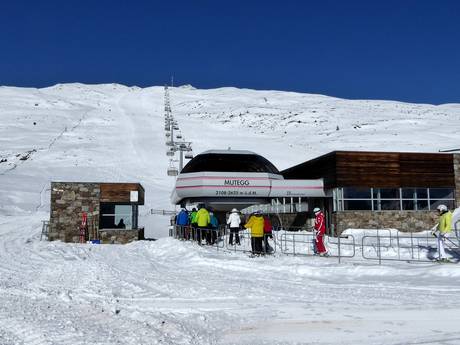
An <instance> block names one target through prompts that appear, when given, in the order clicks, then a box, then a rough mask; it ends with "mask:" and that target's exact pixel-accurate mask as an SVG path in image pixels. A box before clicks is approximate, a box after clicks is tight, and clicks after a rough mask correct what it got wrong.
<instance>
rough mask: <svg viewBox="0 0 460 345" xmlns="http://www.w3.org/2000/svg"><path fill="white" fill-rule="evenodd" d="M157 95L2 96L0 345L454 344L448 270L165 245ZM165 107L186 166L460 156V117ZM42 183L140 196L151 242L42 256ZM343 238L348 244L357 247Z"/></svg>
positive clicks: (448, 113)
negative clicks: (183, 146)
mask: <svg viewBox="0 0 460 345" xmlns="http://www.w3.org/2000/svg"><path fill="white" fill-rule="evenodd" d="M163 95H164V93H163V88H162V87H150V88H144V89H141V88H138V87H126V86H123V85H118V84H106V85H83V84H60V85H55V86H53V87H50V88H45V89H30V88H28V89H26V88H13V87H0V117H1V121H0V161H2V160H5V159H6V162H3V163H0V344H1V345H12V344H14V345H16V344H59V345H61V344H117V343H119V344H256V345H257V344H299V343H300V344H358V343H367V344H415V343H419V344H420V343H423V344H458V343H460V331H459V329H460V328H459V326H458V325H459V322H460V299H459V297H460V286H459V284H458V282H459V279H460V267H459V266H458V264H442V265H441V264H433V263H430V262H428V263H415V262H413V263H408V262H394V261H383V263H382V265H379V264H378V261H375V260H365V259H363V257H362V256H361V254H360V253H358V254H357V255H356V256H355V257H354V258H343V260H341V263H339V262H338V260H337V258H336V257H330V258H320V257H310V256H291V255H284V254H282V253H281V252H280V251H279V250H278V251H277V252H276V253H275V254H274V255H273V256H270V257H255V258H251V257H249V256H248V255H247V254H246V253H244V252H231V251H228V250H216V248H210V247H198V246H196V245H195V244H193V243H189V242H183V241H178V240H175V239H172V238H168V237H166V235H167V224H168V221H169V220H168V217H163V216H160V215H150V209H172V206H171V205H170V204H169V195H170V191H171V188H172V187H173V184H174V180H173V178H171V177H168V176H166V169H167V167H168V164H169V161H168V159H167V157H166V154H165V152H166V146H165V145H164V139H165V137H164V127H163V123H164V122H163V116H164V114H163V110H164V104H163ZM170 95H171V102H172V104H171V107H172V110H173V114H174V116H175V118H176V119H177V120H178V122H179V126H180V129H181V132H182V134H183V135H184V138H185V140H187V141H191V142H192V146H193V148H194V151H195V153H199V152H202V151H205V150H208V149H226V148H227V147H229V146H231V147H232V148H233V149H244V150H252V151H255V152H257V153H259V154H261V155H263V156H265V157H266V158H268V159H269V160H270V161H272V162H273V163H274V164H275V165H276V166H277V167H278V168H279V169H284V168H287V167H289V166H292V165H294V164H297V163H300V162H303V161H305V160H307V159H311V158H314V157H316V156H318V155H321V154H324V153H327V152H329V151H332V150H337V149H341V150H342V149H353V150H377V151H378V150H385V151H420V152H433V151H438V150H439V149H443V148H452V147H458V134H457V133H458V132H460V105H459V104H446V105H440V106H434V105H427V104H408V103H400V102H392V101H370V100H369V101H350V100H342V99H337V98H331V97H327V96H322V95H309V94H298V93H288V92H280V91H254V90H242V89H235V88H221V89H214V90H199V89H194V88H192V87H182V88H172V89H171V91H170ZM34 122H35V124H34ZM22 157H24V158H23V160H21V158H22ZM50 181H102V182H104V181H111V182H117V181H119V182H131V181H132V182H140V183H141V184H142V185H143V186H144V187H145V190H146V205H145V206H144V207H142V208H141V213H142V214H141V223H142V225H145V226H146V229H147V231H148V234H150V236H152V237H158V238H160V239H159V240H158V241H154V242H150V241H147V242H137V243H132V244H129V245H124V246H122V245H81V244H66V243H61V242H46V241H40V240H39V238H40V230H41V220H45V219H48V218H49V187H50ZM380 231H382V232H385V231H388V232H391V233H392V234H393V235H394V234H395V233H396V230H383V229H382V230H380ZM348 232H349V233H350V234H351V235H353V236H354V237H355V241H356V243H361V242H360V241H361V239H362V237H363V236H365V235H366V234H367V232H366V231H365V230H362V229H361V230H360V229H350V230H348ZM279 235H281V234H279ZM277 236H278V235H277ZM331 241H332V240H331ZM306 246H307V244H306ZM330 247H331V252H333V251H334V247H333V245H332V244H330ZM305 250H307V249H305ZM366 250H367V251H368V254H369V255H371V254H372V249H370V248H367V249H366ZM345 253H346V252H345ZM374 253H375V252H374ZM422 254H423V255H425V256H427V255H429V253H428V251H427V252H423V253H422ZM385 255H388V257H389V258H391V257H394V255H395V253H392V252H391V251H388V252H387V253H385Z"/></svg>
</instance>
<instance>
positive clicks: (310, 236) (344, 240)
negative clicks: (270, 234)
mask: <svg viewBox="0 0 460 345" xmlns="http://www.w3.org/2000/svg"><path fill="white" fill-rule="evenodd" d="M291 229H292V228H290V230H291ZM280 230H281V229H280ZM280 230H279V231H278V236H277V237H278V238H279V239H278V243H279V244H280V249H281V253H283V254H286V255H294V256H315V255H318V254H317V252H316V234H315V232H314V230H313V228H310V229H308V230H306V229H305V228H299V229H298V231H295V232H294V231H286V230H281V231H280ZM324 244H325V246H326V248H327V249H328V254H327V256H329V257H334V258H337V259H338V260H339V262H341V260H342V259H343V258H353V257H354V256H355V254H356V243H355V238H354V237H353V236H352V235H343V236H338V237H324Z"/></svg>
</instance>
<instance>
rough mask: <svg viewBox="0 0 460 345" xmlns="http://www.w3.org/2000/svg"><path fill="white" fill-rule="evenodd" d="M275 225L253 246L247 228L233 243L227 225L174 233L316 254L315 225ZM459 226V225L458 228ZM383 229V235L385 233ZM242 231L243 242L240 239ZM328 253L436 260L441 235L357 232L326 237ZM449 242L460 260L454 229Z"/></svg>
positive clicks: (240, 248)
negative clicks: (356, 234) (356, 238)
mask: <svg viewBox="0 0 460 345" xmlns="http://www.w3.org/2000/svg"><path fill="white" fill-rule="evenodd" d="M290 230H291V231H288V230H285V229H282V228H281V227H278V228H275V231H273V234H272V236H269V235H265V236H264V237H263V238H262V239H261V241H262V245H261V247H257V246H260V243H261V242H260V240H258V241H259V242H258V243H257V244H256V243H254V244H255V245H256V247H255V248H253V245H254V244H253V243H252V241H251V232H250V231H249V230H247V229H245V230H240V231H238V232H237V233H233V234H232V237H233V238H232V243H230V234H231V233H230V230H229V229H228V228H227V227H225V226H220V227H219V228H217V229H203V228H193V227H190V226H177V225H176V226H173V227H171V228H170V236H172V237H174V238H177V239H180V240H189V241H196V242H198V243H199V244H200V245H203V244H205V243H206V244H207V245H209V246H212V247H215V248H216V249H217V250H221V249H224V250H227V251H233V252H243V253H250V252H252V253H254V252H256V253H257V254H274V253H276V252H278V251H279V252H280V253H281V254H284V255H294V256H313V255H317V254H316V253H315V244H314V243H315V233H314V231H313V229H312V228H305V227H303V228H300V227H299V228H298V230H297V231H292V230H293V228H290ZM456 230H457V229H456ZM382 233H383V235H382ZM236 234H238V239H239V244H238V243H237V241H236ZM324 241H325V245H326V248H327V249H328V256H329V257H333V258H337V259H338V261H339V263H340V262H341V260H342V259H346V258H354V257H356V252H357V249H359V251H360V252H361V255H362V258H363V259H365V260H378V261H379V264H381V263H382V261H406V262H412V261H414V262H432V261H433V260H435V259H436V258H437V239H436V237H434V236H433V235H432V234H431V232H429V231H425V232H422V233H407V234H403V235H401V233H399V232H396V233H392V232H391V231H390V230H386V231H385V230H379V231H377V232H376V235H364V236H362V237H361V242H360V243H356V241H355V237H354V236H353V235H351V234H350V235H341V236H338V237H325V238H324ZM445 246H446V249H447V250H448V251H450V252H451V253H454V252H455V253H456V256H457V258H459V261H460V240H459V238H458V237H457V233H456V232H455V231H454V232H452V233H451V234H450V236H448V237H446V239H445Z"/></svg>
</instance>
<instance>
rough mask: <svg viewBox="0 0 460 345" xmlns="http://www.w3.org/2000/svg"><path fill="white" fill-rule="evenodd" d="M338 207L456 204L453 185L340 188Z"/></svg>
mask: <svg viewBox="0 0 460 345" xmlns="http://www.w3.org/2000/svg"><path fill="white" fill-rule="evenodd" d="M333 196H334V206H335V208H336V210H338V211H347V210H350V211H352V210H357V211H360V210H373V211H386V210H405V211H406V210H415V211H429V210H435V209H436V207H437V206H438V205H440V204H445V205H446V206H447V207H449V208H450V209H452V208H453V207H454V204H455V199H454V190H453V189H452V188H353V187H344V188H336V190H334V193H333Z"/></svg>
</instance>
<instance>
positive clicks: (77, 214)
mask: <svg viewBox="0 0 460 345" xmlns="http://www.w3.org/2000/svg"><path fill="white" fill-rule="evenodd" d="M99 198H100V188H99V184H98V183H65V182H52V183H51V212H50V224H49V234H48V239H49V240H50V241H54V240H61V241H64V242H79V226H80V224H81V219H82V212H94V211H96V212H97V213H99ZM94 220H95V222H96V226H98V223H99V217H98V216H97V217H95V219H94Z"/></svg>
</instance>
